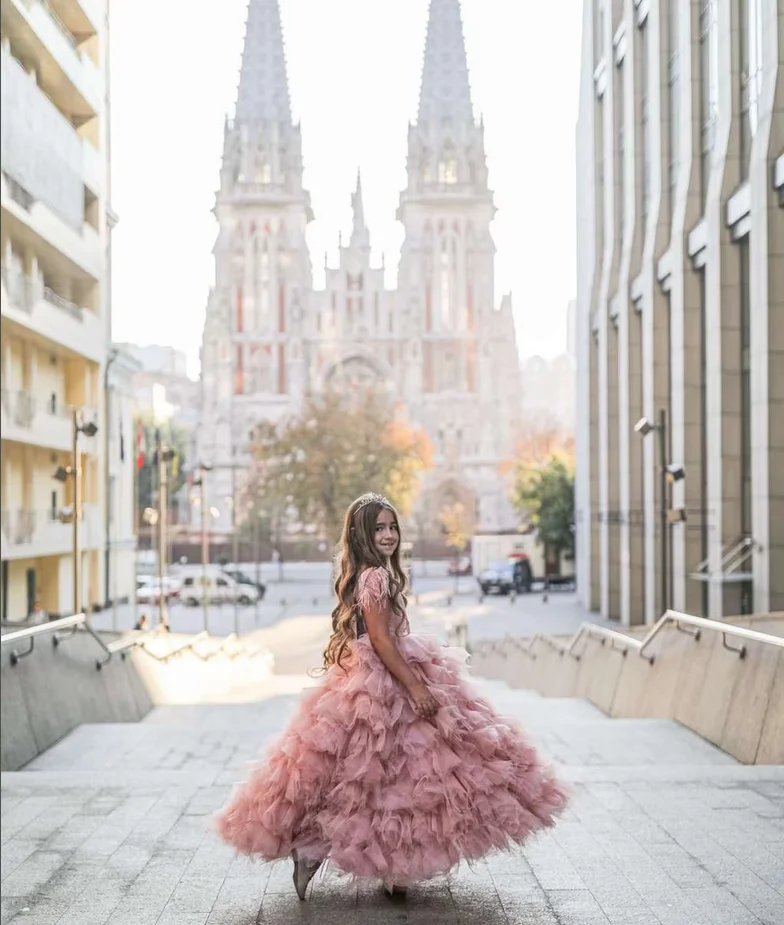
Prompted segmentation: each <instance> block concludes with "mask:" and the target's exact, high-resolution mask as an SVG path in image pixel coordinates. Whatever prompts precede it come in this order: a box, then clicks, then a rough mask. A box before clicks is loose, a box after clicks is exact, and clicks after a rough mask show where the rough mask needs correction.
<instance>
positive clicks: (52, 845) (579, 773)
mask: <svg viewBox="0 0 784 925" xmlns="http://www.w3.org/2000/svg"><path fill="white" fill-rule="evenodd" d="M301 683H307V682H306V679H303V681H296V679H295V678H294V677H293V676H289V677H288V678H285V677H284V678H281V677H277V678H272V679H269V680H267V681H265V682H263V683H262V684H260V685H259V689H258V692H257V694H258V696H257V698H256V700H255V702H253V703H245V704H241V705H225V704H218V705H206V706H181V707H175V706H172V707H159V708H157V709H156V710H155V711H154V712H153V713H152V714H150V716H149V717H148V718H147V719H146V720H145V721H144V722H142V723H138V724H134V725H111V724H109V725H101V726H82V727H80V728H79V729H77V730H76V731H75V732H74V733H72V734H71V735H70V736H68V737H67V738H66V739H64V740H63V741H62V742H60V743H59V744H58V745H56V746H55V747H54V748H52V749H50V751H49V752H47V753H46V754H44V755H42V756H41V757H40V758H38V759H37V760H36V761H34V762H33V763H32V764H31V765H30V766H29V767H28V769H26V770H25V771H22V772H17V773H13V774H3V775H2V788H3V800H2V813H3V818H2V828H3V852H2V876H3V885H2V895H3V900H2V922H3V923H4V925H5V923H9V925H10V923H13V925H257V923H265V925H297V923H313V925H316V923H318V925H407V923H408V925H466V923H475V925H760V923H764V925H780V923H781V922H784V898H782V891H784V825H783V824H782V819H784V768H765V767H756V768H754V767H751V768H749V767H744V766H741V765H738V764H736V763H735V762H734V761H733V760H732V759H731V758H729V757H728V756H727V755H725V754H724V753H722V752H720V751H718V750H717V749H715V748H713V747H712V746H710V745H709V744H707V743H706V742H705V741H704V740H702V739H700V738H699V737H697V736H695V735H693V734H692V733H690V732H688V731H686V730H685V729H683V728H682V727H680V726H678V725H677V724H674V723H669V722H660V721H655V720H654V721H651V720H613V719H609V718H608V717H606V716H604V715H603V714H601V713H600V712H599V711H597V710H596V709H595V708H593V707H592V706H590V705H589V704H587V703H585V702H584V701H575V700H547V699H543V698H540V697H538V696H537V695H535V694H532V693H527V692H525V691H513V690H510V689H509V688H507V687H505V686H504V685H502V684H500V683H496V682H483V683H482V685H481V686H482V689H483V692H484V693H485V694H486V695H487V696H489V697H491V699H493V700H494V701H495V702H496V704H497V706H498V708H499V709H500V710H501V711H502V712H504V713H507V714H509V715H513V716H514V717H516V718H517V719H519V720H520V721H522V722H523V723H524V724H525V725H526V727H527V728H528V729H529V730H530V732H531V734H532V736H533V737H534V738H535V739H536V741H537V742H538V743H539V744H540V745H541V747H542V748H543V749H544V750H545V751H546V752H547V753H548V754H549V755H551V756H552V757H553V759H554V760H556V761H557V762H558V763H559V764H560V766H561V767H562V771H563V773H564V775H565V776H566V777H567V779H569V780H570V781H571V782H572V784H573V788H574V799H573V803H572V806H571V808H570V810H569V811H568V813H567V815H566V816H565V817H564V819H563V821H562V822H561V823H560V824H559V825H558V826H557V827H556V828H555V829H554V830H552V831H551V832H549V833H546V834H544V835H542V836H540V837H537V838H535V839H533V840H532V841H530V842H529V843H528V844H527V845H526V846H525V848H523V849H518V850H515V851H513V852H510V853H508V854H501V855H497V856H494V857H492V858H490V859H489V860H487V861H486V862H482V863H479V864H477V865H475V866H474V869H473V870H471V869H468V868H467V867H466V868H463V869H461V870H459V871H458V872H457V873H456V874H455V875H454V876H453V877H451V878H449V879H448V880H440V881H435V882H433V883H430V884H423V885H421V886H419V887H417V888H416V889H415V890H413V891H412V892H411V895H410V897H409V899H408V901H407V903H406V905H404V906H392V905H390V904H389V903H388V902H387V900H386V899H385V898H384V896H383V895H382V894H381V892H380V890H379V889H378V887H376V886H375V885H368V886H365V887H362V888H361V889H360V890H357V889H356V888H354V887H352V886H350V885H349V884H347V883H345V882H343V881H340V880H338V879H337V878H336V877H335V876H334V874H331V873H330V874H327V876H325V877H323V878H319V879H317V880H316V881H315V882H314V887H313V890H312V893H311V896H310V899H309V901H308V902H307V903H300V902H299V901H298V899H297V897H296V895H295V894H294V892H293V888H292V885H291V879H290V877H291V872H290V864H289V863H288V862H279V863H277V864H274V865H260V864H256V863H253V862H250V861H247V860H245V859H238V858H235V857H234V856H233V853H232V851H230V850H229V849H227V848H226V847H225V846H223V845H222V844H220V843H219V842H218V841H217V840H216V838H215V837H214V836H213V834H212V832H211V830H210V823H209V820H210V815H211V814H212V813H213V812H214V811H215V810H216V809H217V808H218V807H219V806H220V805H221V804H222V802H223V801H224V800H225V798H226V796H227V794H228V792H229V790H230V787H231V785H232V782H233V781H235V780H237V779H239V778H240V777H241V776H243V775H244V773H245V768H246V766H247V762H248V761H249V760H251V759H252V758H254V757H255V755H256V752H257V749H258V747H259V746H260V745H262V744H263V742H264V741H267V740H268V739H269V738H270V737H271V736H272V735H274V734H275V733H276V732H277V731H279V730H280V729H281V728H282V726H283V724H284V723H285V722H286V720H287V718H288V717H289V715H290V714H291V712H292V710H293V709H294V708H295V705H296V693H295V692H296V690H297V688H298V687H299V685H300V684H301Z"/></svg>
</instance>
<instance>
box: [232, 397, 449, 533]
mask: <svg viewBox="0 0 784 925" xmlns="http://www.w3.org/2000/svg"><path fill="white" fill-rule="evenodd" d="M251 455H252V459H253V464H252V467H251V471H250V474H249V478H248V480H247V483H246V485H245V488H244V493H243V495H244V499H243V500H244V505H243V506H244V509H245V510H246V512H248V513H250V512H251V511H252V510H254V509H255V516H258V514H259V512H260V511H268V510H270V509H273V508H275V507H277V508H278V509H280V508H281V507H282V508H284V509H286V510H287V511H291V512H293V513H296V516H297V518H298V520H299V521H300V523H302V524H305V525H311V526H313V527H315V528H316V529H317V531H318V532H319V533H320V534H321V535H323V536H325V537H330V538H331V537H336V535H337V533H338V532H339V530H340V524H341V521H342V518H343V516H344V514H345V511H346V509H347V508H348V506H349V505H350V504H351V502H352V501H354V499H355V498H357V497H358V496H359V495H361V494H363V493H364V492H367V491H377V492H380V493H382V494H385V495H386V496H387V497H388V498H389V499H390V501H392V503H393V504H394V505H395V506H396V507H397V509H398V510H399V511H400V513H401V515H402V516H407V515H408V513H409V512H410V510H411V505H412V503H413V501H414V499H415V497H416V494H417V492H418V490H419V475H420V473H421V472H422V471H423V470H424V469H426V468H427V467H428V466H430V465H431V461H430V459H431V450H430V444H429V442H428V440H427V438H426V437H425V435H424V434H423V433H422V432H421V431H417V430H413V429H412V428H411V427H410V426H408V425H407V424H406V423H404V422H403V421H402V420H400V419H399V418H398V416H397V415H396V412H395V408H394V407H393V406H392V405H390V404H389V403H388V402H387V401H385V399H384V398H383V396H380V395H378V394H377V393H375V392H373V391H367V392H361V393H359V394H357V393H352V395H351V397H350V398H346V397H345V396H343V395H339V394H337V393H336V392H334V391H328V392H326V393H324V394H322V395H319V396H315V397H311V398H310V399H309V400H308V401H307V402H306V404H305V407H304V409H303V411H302V413H301V414H300V415H299V416H297V417H295V418H292V419H290V420H289V421H287V422H286V423H285V424H283V425H280V426H275V425H272V424H262V425H260V426H258V427H257V428H255V431H254V434H253V440H252V447H251Z"/></svg>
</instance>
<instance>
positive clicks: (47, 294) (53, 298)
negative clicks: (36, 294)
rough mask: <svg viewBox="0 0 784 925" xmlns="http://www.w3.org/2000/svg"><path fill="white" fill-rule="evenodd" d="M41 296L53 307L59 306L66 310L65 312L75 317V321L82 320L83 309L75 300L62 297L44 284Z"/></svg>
mask: <svg viewBox="0 0 784 925" xmlns="http://www.w3.org/2000/svg"><path fill="white" fill-rule="evenodd" d="M43 297H44V300H45V301H46V302H48V303H49V304H50V305H54V307H55V308H59V309H60V310H61V311H64V312H66V314H68V315H70V316H71V317H72V318H75V319H76V320H77V321H82V320H84V309H83V308H82V306H81V305H77V304H76V303H75V302H71V301H70V300H69V299H65V298H63V296H61V295H58V294H57V293H56V292H55V291H54V290H53V289H50V288H49V287H48V286H44V292H43Z"/></svg>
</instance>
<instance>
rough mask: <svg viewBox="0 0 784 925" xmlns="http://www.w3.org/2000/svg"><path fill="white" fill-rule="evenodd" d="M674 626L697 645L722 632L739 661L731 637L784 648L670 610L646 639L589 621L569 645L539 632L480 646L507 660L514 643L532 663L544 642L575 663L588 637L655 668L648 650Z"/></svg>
mask: <svg viewBox="0 0 784 925" xmlns="http://www.w3.org/2000/svg"><path fill="white" fill-rule="evenodd" d="M670 623H672V624H674V625H675V628H676V629H677V630H678V631H679V632H682V633H686V634H688V635H690V636H692V637H693V639H694V641H695V642H698V641H699V639H700V637H701V635H702V632H703V631H706V632H707V631H711V632H715V633H721V635H722V645H723V646H724V648H725V649H727V650H728V651H729V652H734V653H735V654H736V655H737V656H738V657H739V658H745V657H746V653H747V648H746V646H745V645H741V646H737V647H736V646H731V645H729V644H728V642H727V637H728V636H734V637H736V638H738V639H743V640H746V641H747V642H759V643H765V644H766V645H772V646H777V647H779V648H782V649H784V638H782V637H781V636H773V635H772V634H770V633H762V632H760V631H759V630H752V629H748V628H746V627H745V626H736V625H735V624H734V623H724V622H722V621H720V620H709V619H707V618H706V617H695V616H692V615H691V614H688V613H681V612H680V611H677V610H668V611H666V612H665V613H664V614H663V615H662V616H661V617H660V618H659V620H657V622H656V623H655V624H654V625H653V626H652V627H651V629H650V631H649V632H648V634H647V635H646V636H645V637H644V638H642V639H636V638H635V637H634V636H627V635H626V634H625V633H620V632H618V630H613V629H608V628H607V627H605V626H600V625H599V624H597V623H589V622H587V621H586V622H585V623H582V624H581V625H580V627H579V628H578V629H577V631H576V632H575V634H574V636H573V637H572V639H571V640H570V642H569V643H568V644H567V645H562V644H560V643H559V642H557V641H556V640H555V639H554V638H553V637H552V636H545V635H543V634H542V633H536V634H534V635H533V636H529V637H528V638H527V640H526V641H525V642H522V641H521V640H519V639H514V638H512V637H511V636H508V635H507V636H505V637H504V638H503V639H494V640H484V641H483V642H480V643H478V646H480V647H481V649H480V651H482V652H483V653H486V654H490V653H492V652H498V654H500V655H503V656H504V657H507V656H508V652H507V651H505V648H504V647H508V646H509V645H510V644H511V645H513V646H514V647H515V648H516V649H518V650H519V651H521V652H522V653H523V654H524V655H528V656H529V657H530V658H531V659H532V660H535V659H536V653H535V652H534V651H533V649H534V646H535V645H536V644H537V643H538V642H542V643H544V644H545V645H548V646H550V647H551V648H553V649H555V651H556V652H558V653H559V655H570V656H571V657H572V658H573V659H575V661H579V660H580V658H581V653H579V652H576V651H575V650H576V648H577V646H578V644H579V642H580V640H581V639H583V638H585V637H586V636H587V637H591V638H594V639H598V640H600V641H601V643H602V645H605V644H606V643H608V642H609V643H611V645H612V648H614V649H616V650H617V651H620V652H622V653H623V655H624V656H625V655H626V654H627V653H628V652H629V651H632V652H636V653H637V654H638V655H639V656H640V657H641V658H644V659H645V660H646V661H647V662H648V663H649V664H651V665H652V664H653V663H654V661H655V658H656V656H655V655H648V654H646V651H645V650H646V649H647V648H648V646H649V645H650V644H651V643H652V642H653V640H654V639H655V638H656V637H657V636H658V635H659V633H660V632H661V631H662V630H663V629H664V627H665V626H667V625H669V624H670ZM687 626H688V627H692V628H693V629H686V627H687Z"/></svg>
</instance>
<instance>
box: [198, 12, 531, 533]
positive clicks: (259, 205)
mask: <svg viewBox="0 0 784 925" xmlns="http://www.w3.org/2000/svg"><path fill="white" fill-rule="evenodd" d="M407 175H408V181H407V186H406V188H405V189H404V190H403V191H402V193H401V195H400V205H399V208H398V212H397V219H398V221H400V222H401V223H402V225H403V227H404V230H405V239H404V243H403V246H402V251H401V256H400V263H399V267H398V281H397V287H396V288H395V289H388V288H386V287H385V282H384V275H385V274H384V268H383V267H382V266H375V265H373V263H371V242H370V234H369V231H368V228H367V225H366V224H365V216H364V209H363V201H362V184H361V178H360V176H359V175H358V176H357V184H356V189H355V191H354V194H353V198H352V207H353V227H352V232H351V236H350V239H349V240H348V241H347V242H344V241H342V242H341V245H340V248H339V262H338V265H337V266H336V267H329V266H328V267H326V269H325V274H326V281H325V286H324V288H323V289H320V290H316V289H315V288H314V286H313V283H312V273H311V259H310V254H309V252H308V247H307V244H306V240H305V231H306V228H307V225H308V223H309V222H310V221H311V220H312V219H313V213H312V210H311V206H310V198H309V195H308V192H307V190H306V189H305V188H304V185H303V160H302V135H301V131H300V126H299V125H298V124H295V123H294V122H293V120H292V116H291V106H290V100H289V91H288V81H287V74H286V65H285V58H284V53H283V39H282V30H281V23H280V11H279V8H278V2H277V0H250V2H249V7H248V19H247V26H246V35H245V45H244V50H243V57H242V67H241V73H240V83H239V90H238V97H237V105H236V112H235V116H234V119H233V121H227V122H226V125H225V130H224V151H223V163H222V169H221V178H220V189H219V191H218V194H217V199H216V206H215V215H216V217H217V220H218V224H219V233H218V237H217V241H216V244H215V249H214V256H215V273H216V275H215V285H214V287H213V289H212V290H211V292H210V296H209V302H208V306H207V314H206V320H205V327H204V337H203V345H202V357H201V360H202V407H201V426H200V427H199V430H198V446H197V453H198V460H199V462H201V463H204V464H208V465H210V466H211V467H212V471H211V473H210V476H209V485H210V489H209V496H210V503H211V508H212V510H213V514H214V515H215V516H217V521H216V522H215V524H214V528H215V529H216V531H218V532H221V531H222V530H226V531H228V530H229V529H230V528H231V503H228V501H229V499H232V498H233V497H235V495H236V490H237V487H238V485H239V484H241V479H242V477H243V469H244V467H245V465H246V461H247V457H246V452H247V447H246V444H247V436H248V433H249V431H250V430H251V428H252V427H253V425H254V424H255V423H257V422H258V421H260V420H266V421H270V420H271V421H284V420H285V419H286V418H287V417H290V416H293V415H296V414H297V413H298V412H299V411H300V409H301V408H302V406H303V402H304V401H305V399H306V396H307V395H309V394H314V393H318V392H320V391H322V390H324V389H325V388H327V387H329V386H333V387H335V388H338V389H351V388H356V387H361V386H372V387H374V388H379V389H383V390H385V391H386V393H387V394H388V395H389V397H390V399H391V400H392V401H394V402H395V403H397V404H399V406H400V407H401V408H402V409H403V411H404V413H405V415H406V417H407V419H408V421H409V422H410V423H411V424H412V425H413V426H415V427H419V428H422V429H423V430H424V431H425V432H426V433H427V435H428V437H429V439H430V441H431V443H432V446H433V456H434V466H433V468H432V469H430V470H429V471H428V472H427V473H426V475H425V476H424V484H423V486H422V488H423V490H422V493H421V496H420V500H419V502H418V506H419V510H418V517H417V520H418V522H419V523H420V524H422V525H428V526H429V527H430V528H431V529H433V528H434V526H435V524H436V523H437V522H438V517H439V514H440V512H441V511H442V510H443V509H444V507H445V506H446V505H449V504H452V503H454V502H455V501H460V502H461V503H463V505H464V507H465V509H466V511H467V512H468V513H469V516H470V518H471V520H472V525H473V527H474V529H475V530H477V531H488V532H489V531H492V532H495V531H504V530H508V529H512V528H514V525H515V522H516V521H515V515H514V513H513V511H512V509H511V506H510V504H509V500H508V486H507V482H506V478H505V476H504V474H503V471H502V470H503V465H504V463H505V462H506V461H508V460H509V459H510V458H511V456H512V452H513V449H514V440H515V436H516V432H517V429H518V425H519V421H518V409H519V407H520V368H519V359H518V354H517V347H516V336H515V327H514V319H513V315H512V305H511V297H510V296H508V295H507V296H504V297H503V298H502V299H501V300H500V304H498V305H497V304H496V294H495V289H494V256H495V248H494V244H493V240H492V237H491V234H490V223H491V221H492V219H493V216H494V214H495V206H494V203H493V194H492V191H491V190H490V188H489V184H488V172H487V164H486V158H485V146H484V128H483V124H482V122H481V121H479V122H478V121H477V120H476V119H475V116H474V111H473V106H472V102H471V92H470V86H469V77H468V66H467V60H466V53H465V43H464V38H463V28H462V22H461V16H460V5H459V0H430V10H429V21H428V28H427V39H426V47H425V56H424V65H423V70H422V83H421V91H420V100H419V111H418V116H417V119H416V122H415V123H414V124H412V125H410V126H409V132H408V162H407ZM377 487H378V486H373V485H369V486H367V488H368V490H375V489H376V488H377ZM224 500H225V501H227V503H225V504H224V503H221V502H222V501H224Z"/></svg>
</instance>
